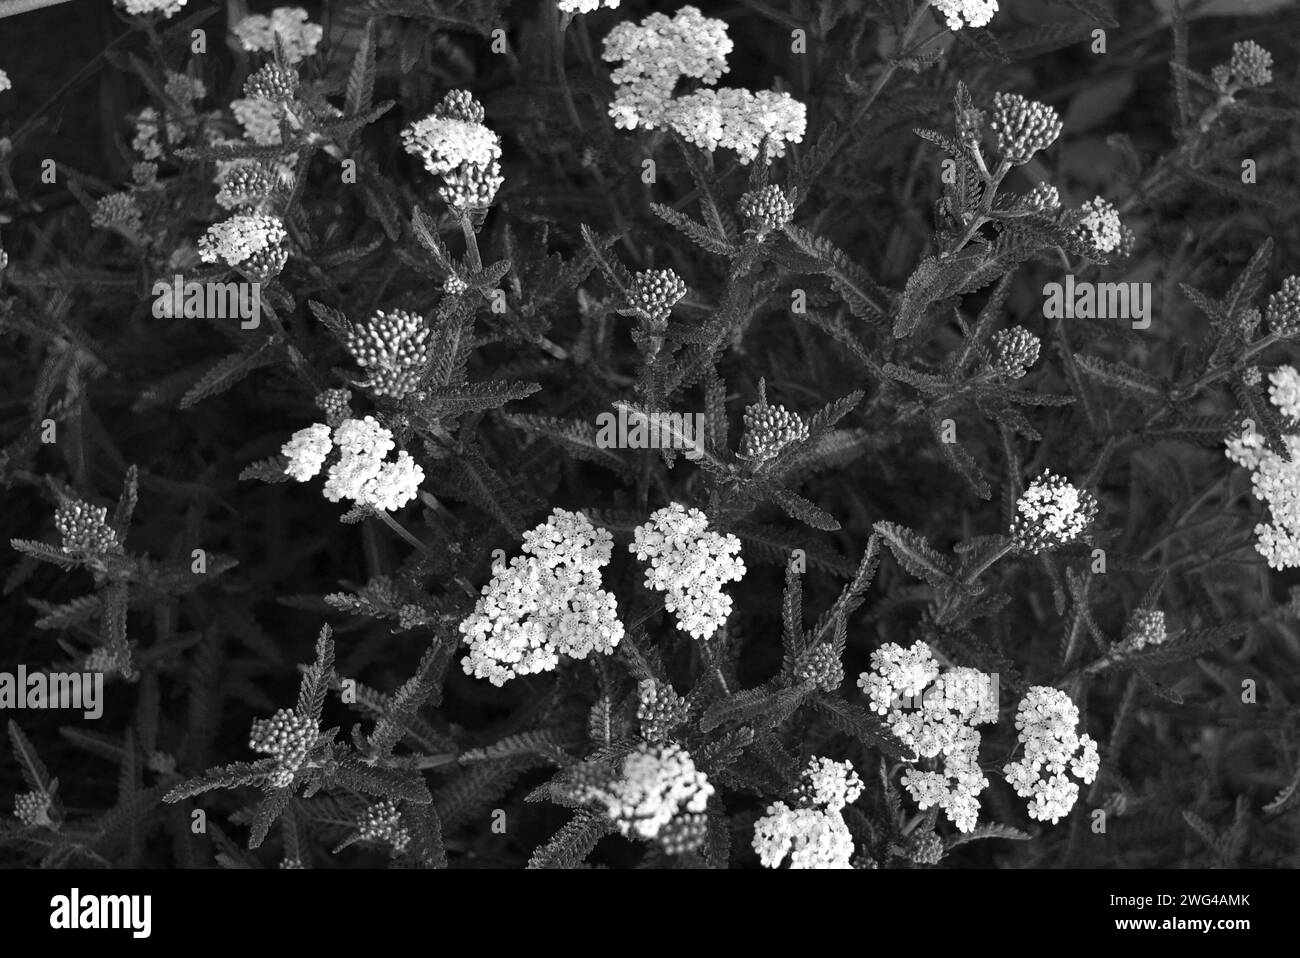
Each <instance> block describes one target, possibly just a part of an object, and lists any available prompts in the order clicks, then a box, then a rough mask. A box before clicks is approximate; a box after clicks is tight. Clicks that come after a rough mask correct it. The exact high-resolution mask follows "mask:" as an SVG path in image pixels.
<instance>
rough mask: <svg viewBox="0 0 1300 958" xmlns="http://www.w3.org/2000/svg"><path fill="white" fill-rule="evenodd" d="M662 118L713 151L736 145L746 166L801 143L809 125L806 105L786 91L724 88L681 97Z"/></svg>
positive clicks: (699, 91) (704, 148)
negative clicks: (760, 156) (760, 151)
mask: <svg viewBox="0 0 1300 958" xmlns="http://www.w3.org/2000/svg"><path fill="white" fill-rule="evenodd" d="M663 117H664V119H663V122H664V123H665V124H666V125H667V126H668V127H669V128H670V129H672V130H674V131H675V132H677V133H678V134H680V135H681V137H682V138H683V139H684V140H686V141H687V142H688V143H694V144H695V145H696V146H698V147H700V149H703V150H708V151H709V152H710V153H712V152H714V151H715V150H717V149H718V148H719V147H725V148H726V149H729V150H734V151H735V153H736V155H737V156H738V157H739V159H740V163H741V165H742V166H747V165H749V163H750V162H751V161H753V160H755V159H757V158H758V155H759V150H760V148H762V149H763V158H764V159H765V160H770V159H772V158H774V157H780V156H784V155H785V149H786V144H787V143H802V142H803V137H804V133H805V132H806V130H807V127H808V111H807V108H806V107H805V106H804V104H802V103H800V102H799V101H798V100H796V99H794V98H793V97H791V96H790V94H788V93H775V92H773V91H771V90H760V91H758V92H757V93H753V92H751V91H749V90H739V89H731V88H723V89H718V90H697V91H695V92H694V93H690V94H687V95H686V96H682V97H677V98H676V99H674V100H673V101H672V102H671V103H670V104H668V105H667V106H666V107H665V109H664V111H663Z"/></svg>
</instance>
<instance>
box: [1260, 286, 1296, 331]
mask: <svg viewBox="0 0 1300 958" xmlns="http://www.w3.org/2000/svg"><path fill="white" fill-rule="evenodd" d="M1264 318H1265V320H1267V322H1268V328H1269V332H1272V333H1276V334H1278V335H1279V336H1287V335H1291V334H1293V333H1296V332H1300V276H1288V277H1287V278H1286V279H1284V280H1283V281H1282V287H1281V288H1280V289H1279V290H1278V291H1277V292H1276V293H1273V294H1272V295H1271V296H1269V298H1268V309H1267V311H1266V312H1265V313H1264Z"/></svg>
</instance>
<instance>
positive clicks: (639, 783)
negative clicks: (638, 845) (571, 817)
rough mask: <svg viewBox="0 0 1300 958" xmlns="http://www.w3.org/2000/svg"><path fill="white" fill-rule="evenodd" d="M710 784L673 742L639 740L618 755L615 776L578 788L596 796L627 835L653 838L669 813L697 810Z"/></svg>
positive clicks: (584, 797)
mask: <svg viewBox="0 0 1300 958" xmlns="http://www.w3.org/2000/svg"><path fill="white" fill-rule="evenodd" d="M712 794H713V786H712V785H711V784H709V779H708V776H707V775H705V774H704V773H703V772H701V771H700V770H699V769H697V768H696V767H695V762H694V761H693V760H692V759H691V756H690V753H689V752H687V751H686V750H685V749H684V748H682V747H681V746H679V745H649V744H644V745H642V746H641V747H640V748H639V749H638V750H637V751H635V752H632V753H631V754H630V755H628V756H627V758H625V759H624V760H623V767H622V770H621V772H620V774H619V776H618V777H617V778H613V779H611V780H609V781H606V782H603V783H600V784H592V785H589V786H587V787H586V789H584V790H582V791H580V792H579V794H578V795H577V798H578V800H579V801H583V802H596V803H598V804H600V805H603V806H604V812H605V814H606V816H608V817H609V819H610V821H612V822H613V823H614V826H615V827H616V828H617V829H618V830H619V832H621V833H622V834H624V835H627V836H628V837H636V838H644V839H654V838H658V837H659V833H660V832H661V831H662V830H663V828H664V826H666V825H668V823H669V822H671V821H673V820H674V819H680V818H682V817H685V816H695V815H702V814H703V813H704V809H705V807H706V806H707V805H708V802H709V796H711V795H712Z"/></svg>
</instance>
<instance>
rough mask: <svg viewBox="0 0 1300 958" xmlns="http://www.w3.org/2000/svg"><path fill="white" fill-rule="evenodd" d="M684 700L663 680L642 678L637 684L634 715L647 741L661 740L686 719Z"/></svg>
mask: <svg viewBox="0 0 1300 958" xmlns="http://www.w3.org/2000/svg"><path fill="white" fill-rule="evenodd" d="M687 711H688V709H687V704H686V700H685V699H684V698H682V697H681V696H680V695H678V694H677V693H676V692H674V691H673V687H672V686H671V685H668V684H667V683H665V682H657V681H655V680H654V679H644V680H643V681H641V682H640V683H638V685H637V706H636V717H637V721H638V722H640V723H641V735H642V737H643V738H645V740H646V741H647V742H662V741H663V740H664V739H666V738H667V737H668V735H669V733H671V732H672V730H673V729H675V728H676V727H677V726H679V725H681V724H682V723H683V722H685V721H686V716H687Z"/></svg>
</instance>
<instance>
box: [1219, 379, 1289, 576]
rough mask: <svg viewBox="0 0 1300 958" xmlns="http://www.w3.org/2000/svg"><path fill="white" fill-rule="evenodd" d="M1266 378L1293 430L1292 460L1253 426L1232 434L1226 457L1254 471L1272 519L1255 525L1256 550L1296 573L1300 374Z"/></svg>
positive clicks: (1270, 561) (1256, 486) (1258, 493)
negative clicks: (1294, 570) (1283, 456)
mask: <svg viewBox="0 0 1300 958" xmlns="http://www.w3.org/2000/svg"><path fill="white" fill-rule="evenodd" d="M1268 380H1269V383H1270V385H1269V390H1268V398H1269V399H1270V400H1271V401H1272V403H1273V405H1274V406H1275V407H1277V410H1278V412H1280V413H1281V414H1282V415H1283V416H1284V417H1285V418H1286V419H1287V420H1288V424H1289V426H1290V427H1291V431H1290V432H1288V433H1287V434H1285V435H1284V436H1283V437H1282V439H1283V442H1284V443H1285V445H1286V449H1287V454H1288V455H1289V456H1290V457H1291V458H1290V459H1289V460H1287V459H1283V458H1282V457H1281V456H1279V455H1277V453H1275V452H1273V451H1272V450H1271V449H1269V448H1268V446H1267V445H1266V444H1265V442H1264V437H1263V435H1262V434H1261V433H1260V431H1259V430H1258V429H1254V428H1252V429H1247V430H1244V431H1243V432H1242V433H1241V434H1240V435H1237V436H1230V437H1229V438H1228V439H1227V440H1226V441H1225V443H1224V444H1225V445H1226V447H1227V449H1226V454H1227V456H1228V458H1229V459H1231V460H1232V461H1233V462H1235V463H1236V464H1237V465H1239V466H1242V467H1244V468H1246V469H1249V470H1250V471H1251V473H1252V475H1251V486H1252V491H1253V493H1254V496H1255V498H1256V499H1258V500H1259V501H1260V502H1262V503H1264V504H1265V505H1266V506H1268V511H1269V516H1270V519H1271V521H1270V522H1261V523H1259V524H1258V525H1256V526H1255V535H1256V537H1257V538H1256V542H1255V551H1256V552H1258V553H1259V554H1260V555H1262V556H1263V557H1264V558H1265V559H1267V560H1268V564H1269V567H1270V568H1273V569H1277V570H1282V569H1292V568H1296V567H1297V566H1300V422H1298V421H1297V420H1300V372H1298V371H1297V370H1296V369H1295V368H1294V367H1292V366H1282V367H1280V368H1278V369H1276V370H1274V371H1273V372H1272V373H1270V374H1269V377H1268Z"/></svg>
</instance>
